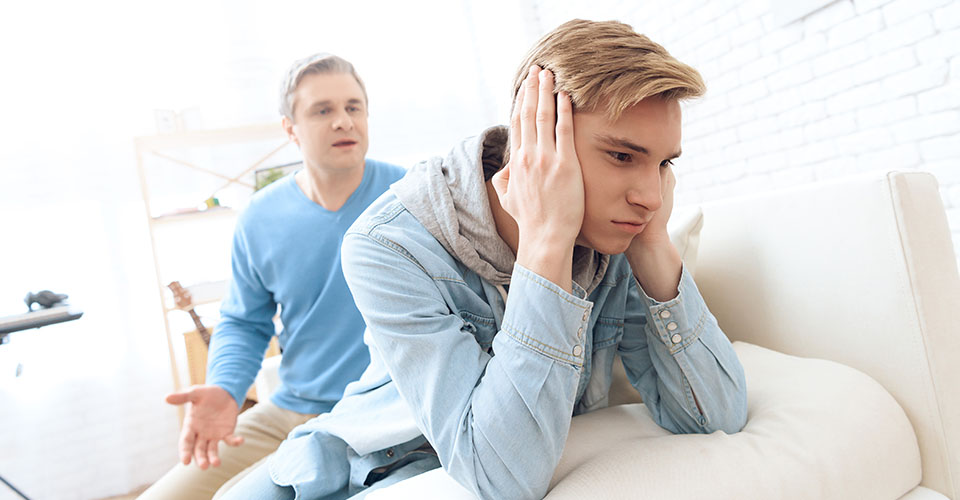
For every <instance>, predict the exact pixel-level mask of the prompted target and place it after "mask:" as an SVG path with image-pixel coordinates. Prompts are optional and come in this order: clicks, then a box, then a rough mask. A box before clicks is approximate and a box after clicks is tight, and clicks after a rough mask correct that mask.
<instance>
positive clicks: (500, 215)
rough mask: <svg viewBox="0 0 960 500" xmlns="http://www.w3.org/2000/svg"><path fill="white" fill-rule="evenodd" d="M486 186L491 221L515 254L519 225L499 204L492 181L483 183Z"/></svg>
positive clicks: (518, 239)
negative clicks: (491, 214)
mask: <svg viewBox="0 0 960 500" xmlns="http://www.w3.org/2000/svg"><path fill="white" fill-rule="evenodd" d="M484 185H485V186H486V188H487V198H488V199H489V200H490V211H491V212H493V222H494V223H495V224H496V226H497V233H498V234H499V235H500V237H501V238H503V241H504V243H506V244H507V246H508V247H510V250H512V251H513V255H517V247H519V246H520V226H518V225H517V221H516V219H514V218H513V217H512V216H511V215H510V214H508V213H507V211H506V210H504V209H503V207H502V206H501V205H500V198H499V197H498V196H497V190H496V189H494V188H493V182H492V181H487V182H486V183H484Z"/></svg>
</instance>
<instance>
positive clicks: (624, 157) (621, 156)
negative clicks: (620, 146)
mask: <svg viewBox="0 0 960 500" xmlns="http://www.w3.org/2000/svg"><path fill="white" fill-rule="evenodd" d="M607 154H608V155H610V157H611V158H613V161H615V162H617V163H630V160H632V159H633V155H631V154H630V153H621V152H619V151H607Z"/></svg>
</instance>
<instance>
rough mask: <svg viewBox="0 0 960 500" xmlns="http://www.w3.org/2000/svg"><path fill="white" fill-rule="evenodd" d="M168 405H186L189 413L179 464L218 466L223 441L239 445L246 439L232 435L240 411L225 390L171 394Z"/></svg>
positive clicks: (203, 387) (204, 388)
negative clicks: (219, 451) (193, 463)
mask: <svg viewBox="0 0 960 500" xmlns="http://www.w3.org/2000/svg"><path fill="white" fill-rule="evenodd" d="M166 401H167V403H170V404H172V405H182V404H184V403H186V404H187V414H186V417H185V418H184V419H183V429H182V430H181V432H180V461H181V462H183V465H189V464H190V461H191V459H193V460H195V461H196V463H197V466H198V467H200V469H203V470H206V468H207V467H208V466H210V465H212V466H214V467H218V466H219V465H220V456H219V454H218V446H219V444H220V441H221V440H223V442H225V443H227V444H228V445H230V446H239V445H240V444H242V443H243V437H242V436H237V435H235V434H234V433H233V431H234V429H235V428H236V426H237V415H239V414H240V409H239V408H238V407H237V402H236V400H234V399H233V396H231V395H230V393H229V392H227V391H226V390H225V389H223V388H222V387H219V386H216V385H194V386H191V387H189V388H187V389H186V390H183V391H180V392H174V393H171V394H168V395H167V397H166Z"/></svg>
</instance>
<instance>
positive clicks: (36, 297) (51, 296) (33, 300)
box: [23, 290, 68, 311]
mask: <svg viewBox="0 0 960 500" xmlns="http://www.w3.org/2000/svg"><path fill="white" fill-rule="evenodd" d="M67 297H68V295H67V294H65V293H53V292H51V291H50V290H40V291H39V292H37V293H33V292H27V296H26V297H24V298H23V301H24V302H26V303H27V309H28V310H30V311H32V310H33V305H34V304H40V307H43V308H44V309H49V308H51V307H53V306H55V305H57V304H59V303H61V302H63V301H64V300H66V299H67Z"/></svg>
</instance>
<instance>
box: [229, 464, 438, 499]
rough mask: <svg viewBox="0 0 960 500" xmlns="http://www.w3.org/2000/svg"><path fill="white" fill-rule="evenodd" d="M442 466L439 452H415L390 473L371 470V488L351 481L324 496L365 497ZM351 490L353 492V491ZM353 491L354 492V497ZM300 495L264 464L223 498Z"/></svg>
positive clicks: (290, 496)
mask: <svg viewBox="0 0 960 500" xmlns="http://www.w3.org/2000/svg"><path fill="white" fill-rule="evenodd" d="M438 467H440V460H439V459H438V458H437V457H436V455H433V454H429V453H414V454H411V455H410V456H408V457H407V458H405V459H403V460H401V461H399V462H398V463H397V464H395V465H394V466H393V467H392V468H391V469H390V470H389V471H388V472H386V473H383V474H382V475H381V474H378V473H376V472H371V473H370V475H369V476H368V477H367V481H368V482H372V484H371V485H370V486H367V487H362V488H363V489H362V490H361V491H359V492H356V490H357V487H356V486H353V487H351V486H350V485H348V484H344V485H343V487H342V488H341V489H340V490H338V491H337V492H336V493H332V494H330V495H328V496H326V497H324V498H323V500H334V499H337V500H339V499H349V500H362V499H363V498H365V497H366V496H367V494H368V493H370V492H371V491H375V490H378V489H380V488H386V487H387V486H390V485H392V484H396V483H398V482H400V481H403V480H404V479H408V478H411V477H413V476H416V475H418V474H422V473H424V472H427V471H429V470H433V469H436V468H438ZM351 489H352V490H353V491H351ZM351 493H354V494H353V496H350V494H351ZM296 498H297V494H296V491H295V490H294V488H293V486H278V485H277V484H275V483H274V482H273V480H272V479H270V473H269V470H268V467H267V465H266V464H265V463H264V464H262V465H260V466H259V467H257V468H256V469H254V470H253V471H251V472H250V473H249V474H247V475H246V477H244V478H243V479H241V480H240V481H239V482H238V483H237V484H236V485H234V486H233V488H230V491H228V492H227V493H226V494H225V495H224V496H223V497H221V500H240V499H251V500H294V499H296ZM318 500H319V499H318Z"/></svg>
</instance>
